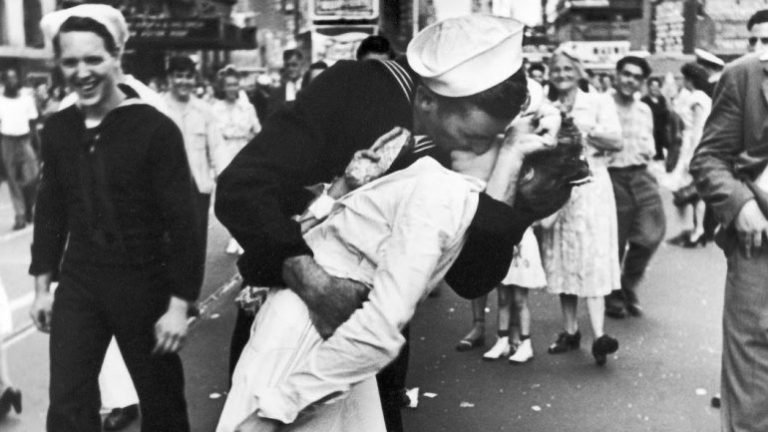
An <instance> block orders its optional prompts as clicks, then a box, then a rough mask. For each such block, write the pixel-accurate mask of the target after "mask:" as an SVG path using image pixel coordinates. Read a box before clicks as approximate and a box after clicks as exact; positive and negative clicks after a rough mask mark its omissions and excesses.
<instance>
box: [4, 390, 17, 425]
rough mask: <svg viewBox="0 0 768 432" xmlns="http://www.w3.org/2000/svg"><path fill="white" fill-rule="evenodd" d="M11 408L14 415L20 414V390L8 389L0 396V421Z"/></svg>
mask: <svg viewBox="0 0 768 432" xmlns="http://www.w3.org/2000/svg"><path fill="white" fill-rule="evenodd" d="M11 407H13V410H14V411H15V412H16V414H21V390H19V389H17V388H13V387H8V388H6V389H5V391H4V392H3V394H2V395H0V419H4V418H5V417H6V416H7V415H8V413H9V412H11Z"/></svg>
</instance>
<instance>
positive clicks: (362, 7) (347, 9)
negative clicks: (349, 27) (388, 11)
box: [310, 0, 379, 20]
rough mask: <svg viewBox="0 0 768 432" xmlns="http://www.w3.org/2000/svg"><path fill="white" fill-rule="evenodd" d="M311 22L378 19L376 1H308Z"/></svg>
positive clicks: (377, 4)
mask: <svg viewBox="0 0 768 432" xmlns="http://www.w3.org/2000/svg"><path fill="white" fill-rule="evenodd" d="M310 11H311V12H312V19H313V20H348V19H359V20H360V19H364V20H371V19H376V18H378V17H379V2H378V0H310Z"/></svg>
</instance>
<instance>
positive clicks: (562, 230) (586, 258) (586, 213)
mask: <svg viewBox="0 0 768 432" xmlns="http://www.w3.org/2000/svg"><path fill="white" fill-rule="evenodd" d="M569 115H570V116H572V117H573V120H574V123H575V124H576V126H577V127H578V128H579V130H580V131H582V133H583V134H585V135H586V132H587V131H590V130H591V131H593V133H594V132H603V133H613V134H615V135H616V136H621V125H620V123H619V118H618V116H617V114H616V106H615V102H614V101H613V100H612V99H611V98H610V97H608V96H604V95H600V94H593V93H583V92H581V91H579V93H578V94H577V95H576V99H575V101H574V104H573V108H572V109H571V111H570V113H569ZM583 142H584V144H585V152H586V155H587V159H588V161H589V167H590V170H591V171H592V181H591V182H589V183H587V184H585V185H582V186H579V187H576V188H574V189H573V191H572V193H571V199H570V200H569V201H568V203H566V205H565V206H564V207H563V208H562V209H561V210H560V211H559V212H558V214H557V218H556V220H555V222H554V223H553V224H552V226H550V227H546V228H545V229H544V230H543V231H542V234H543V235H542V243H541V247H542V258H543V262H544V270H545V272H546V276H547V291H548V292H549V293H552V294H573V295H577V296H579V297H597V296H604V295H607V294H609V293H610V292H611V291H613V290H617V289H619V288H620V287H621V284H620V275H621V270H620V267H619V252H618V242H619V241H618V225H617V221H616V202H615V200H614V196H613V185H612V184H611V178H610V176H609V175H608V169H607V168H606V159H607V156H605V153H604V152H602V151H600V150H598V149H597V148H595V147H593V146H592V145H591V144H590V143H589V140H587V139H584V140H583Z"/></svg>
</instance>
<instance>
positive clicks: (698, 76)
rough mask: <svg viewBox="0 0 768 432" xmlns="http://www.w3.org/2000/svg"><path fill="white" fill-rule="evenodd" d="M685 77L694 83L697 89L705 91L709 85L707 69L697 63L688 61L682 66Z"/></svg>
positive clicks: (681, 70)
mask: <svg viewBox="0 0 768 432" xmlns="http://www.w3.org/2000/svg"><path fill="white" fill-rule="evenodd" d="M680 73H682V74H683V77H684V78H685V79H687V80H688V81H690V82H691V84H693V88H695V89H696V90H702V91H705V90H706V89H707V87H708V86H709V75H708V74H707V71H706V70H705V69H704V68H703V67H701V66H699V65H698V64H696V63H686V64H684V65H683V67H681V68H680Z"/></svg>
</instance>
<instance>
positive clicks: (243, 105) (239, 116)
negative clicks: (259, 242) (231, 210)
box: [211, 66, 261, 254]
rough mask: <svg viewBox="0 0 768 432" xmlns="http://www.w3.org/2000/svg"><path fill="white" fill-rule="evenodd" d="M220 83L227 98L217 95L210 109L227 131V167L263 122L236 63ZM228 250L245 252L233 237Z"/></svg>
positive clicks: (222, 75)
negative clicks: (244, 88) (245, 91)
mask: <svg viewBox="0 0 768 432" xmlns="http://www.w3.org/2000/svg"><path fill="white" fill-rule="evenodd" d="M219 86H220V88H221V90H222V94H223V95H224V98H223V99H216V100H215V101H214V102H213V105H212V106H211V109H212V111H213V115H214V116H215V117H216V119H217V120H218V121H219V127H220V128H221V132H222V134H223V135H224V148H223V151H222V152H221V153H222V157H223V158H226V159H225V160H223V161H221V163H220V165H219V166H221V167H226V166H227V165H229V163H230V162H232V159H234V158H235V155H236V154H238V153H239V152H240V150H242V149H243V147H245V145H246V144H248V141H250V140H251V139H252V138H253V137H254V136H256V134H257V133H259V132H260V131H261V123H259V119H258V117H256V109H255V108H254V107H253V105H251V103H250V102H249V101H248V98H247V97H245V96H244V95H243V97H241V87H240V74H239V73H238V72H237V70H236V69H235V68H234V67H231V66H228V67H226V68H224V69H222V70H221V72H219ZM227 253H230V254H242V253H243V249H242V248H241V247H240V245H239V244H237V241H236V240H235V239H234V238H230V239H229V244H228V245H227Z"/></svg>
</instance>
